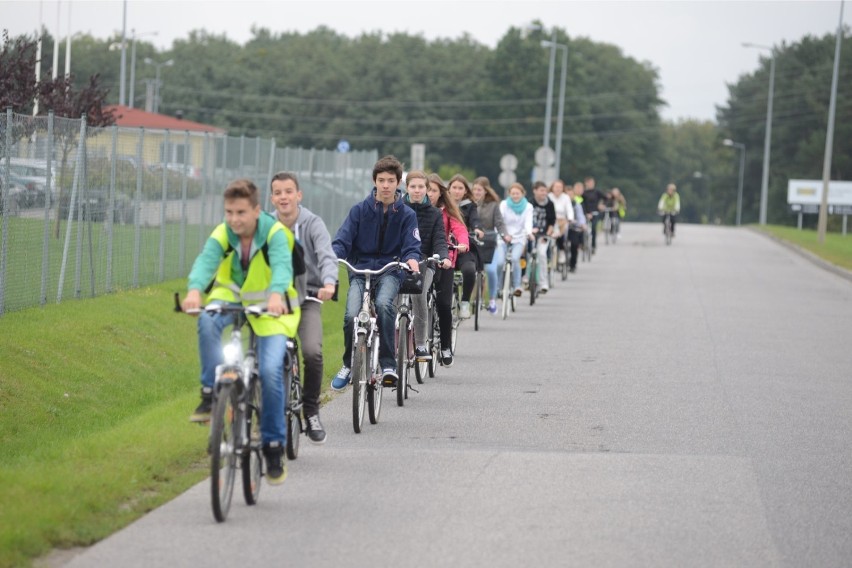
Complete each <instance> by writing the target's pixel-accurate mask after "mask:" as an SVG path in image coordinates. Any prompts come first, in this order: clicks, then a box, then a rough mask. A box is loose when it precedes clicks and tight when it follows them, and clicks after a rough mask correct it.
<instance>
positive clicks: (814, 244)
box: [757, 225, 852, 270]
mask: <svg viewBox="0 0 852 568" xmlns="http://www.w3.org/2000/svg"><path fill="white" fill-rule="evenodd" d="M757 228H758V229H760V230H763V231H765V232H767V233H769V234H770V235H773V236H775V237H778V238H781V239H784V240H785V241H789V242H791V243H793V244H795V245H798V246H800V247H802V248H803V249H805V250H807V251H809V252H812V253H814V254H815V255H817V256H819V257H820V258H822V259H824V260H827V261H828V262H831V263H832V264H836V265H837V266H841V267H843V268H845V269H847V270H852V235H847V236H843V235H842V234H840V233H827V234H826V235H825V243H823V244H820V243H819V242H818V241H817V232H816V231H814V230H801V231H800V230H798V229H796V228H795V227H782V226H778V225H767V226H766V227H757Z"/></svg>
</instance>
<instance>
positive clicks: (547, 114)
mask: <svg viewBox="0 0 852 568" xmlns="http://www.w3.org/2000/svg"><path fill="white" fill-rule="evenodd" d="M527 29H528V30H541V31H544V26H542V25H540V24H530V25H529V26H527ZM549 45H550V66H549V67H548V71H547V101H545V107H544V108H545V110H544V137H543V139H542V142H541V145H542V146H544V147H545V148H550V122H551V120H552V118H553V75H554V67H555V65H556V28H551V30H550V44H549ZM542 46H543V45H542Z"/></svg>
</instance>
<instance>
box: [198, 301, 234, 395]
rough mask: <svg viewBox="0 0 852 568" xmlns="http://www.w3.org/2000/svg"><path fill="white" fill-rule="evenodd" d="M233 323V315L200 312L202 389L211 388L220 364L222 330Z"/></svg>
mask: <svg viewBox="0 0 852 568" xmlns="http://www.w3.org/2000/svg"><path fill="white" fill-rule="evenodd" d="M213 303H218V304H224V303H226V302H211V304H213ZM232 305H235V306H236V305H239V304H232ZM233 323H234V315H233V314H211V313H207V312H201V314H200V315H199V316H198V354H199V356H200V358H201V386H202V387H204V388H208V389H212V388H213V382H214V381H215V379H216V366H217V365H221V364H222V330H224V329H225V327H227V326H229V325H232V324H233Z"/></svg>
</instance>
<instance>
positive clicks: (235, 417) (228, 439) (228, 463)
mask: <svg viewBox="0 0 852 568" xmlns="http://www.w3.org/2000/svg"><path fill="white" fill-rule="evenodd" d="M236 396H237V393H236V389H235V388H234V387H233V385H232V384H223V385H220V387H219V390H218V392H217V394H216V404H215V407H214V409H213V415H212V416H211V424H210V501H211V504H212V506H213V517H214V518H215V519H216V520H217V521H218V522H220V523H221V522H224V521H225V519H226V518H227V517H228V511H229V510H230V508H231V497H232V496H233V491H234V478H235V477H236V475H237V454H236V440H235V435H236V434H237V433H238V430H239V426H237V427H236V428H235V425H239V424H240V422H241V418H240V416H239V415H240V411H239V405H238V404H236Z"/></svg>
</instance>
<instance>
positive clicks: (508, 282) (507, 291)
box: [500, 262, 514, 319]
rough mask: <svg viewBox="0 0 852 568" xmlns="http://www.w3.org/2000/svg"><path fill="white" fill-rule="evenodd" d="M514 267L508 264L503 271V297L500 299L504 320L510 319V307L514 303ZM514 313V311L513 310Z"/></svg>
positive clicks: (501, 313)
mask: <svg viewBox="0 0 852 568" xmlns="http://www.w3.org/2000/svg"><path fill="white" fill-rule="evenodd" d="M513 297H514V296H513V294H512V267H511V265H510V263H508V262H507V263H506V267H505V268H504V269H503V297H502V298H500V315H501V317H502V318H503V319H506V318H507V317H509V306H510V305H511V304H512V303H513V301H512V298H513ZM512 311H514V309H512Z"/></svg>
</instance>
